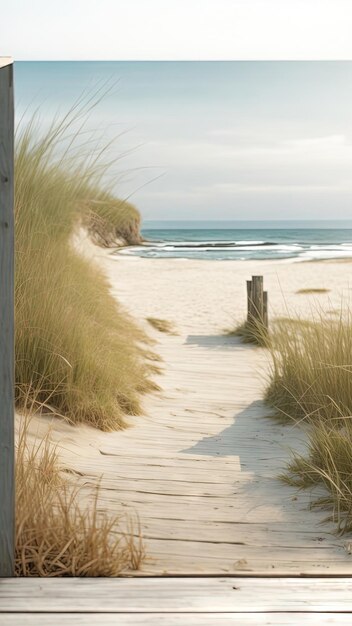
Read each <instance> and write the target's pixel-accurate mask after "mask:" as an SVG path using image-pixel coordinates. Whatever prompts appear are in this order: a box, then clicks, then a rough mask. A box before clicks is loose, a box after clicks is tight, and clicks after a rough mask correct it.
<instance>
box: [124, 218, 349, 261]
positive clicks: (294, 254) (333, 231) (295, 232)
mask: <svg viewBox="0 0 352 626" xmlns="http://www.w3.org/2000/svg"><path fill="white" fill-rule="evenodd" d="M346 224H348V223H345V224H344V225H342V224H341V225H339V227H336V226H335V227H327V225H326V224H324V227H321V225H319V226H316V227H312V226H310V227H309V228H307V227H306V228H304V227H297V228H292V227H287V226H286V227H275V225H274V226H273V225H271V226H270V227H267V225H266V224H264V225H263V224H260V226H259V227H258V226H257V227H256V226H255V225H253V226H252V227H250V228H248V227H247V228H243V227H238V226H237V227H233V226H228V225H227V226H226V225H225V224H221V223H216V224H215V226H213V227H210V224H209V223H199V224H194V223H193V224H192V226H188V225H187V223H185V222H180V223H179V224H177V223H173V224H172V225H170V224H168V223H163V222H160V223H155V224H146V225H145V227H144V228H142V235H143V237H144V239H145V241H144V243H143V245H142V246H131V247H129V248H126V249H124V250H123V251H122V254H128V255H135V256H140V257H147V258H185V259H208V260H218V261H220V260H232V259H236V260H241V261H246V260H250V259H256V260H267V259H275V260H279V259H295V260H297V261H307V260H314V259H317V260H318V259H334V258H352V225H351V223H349V227H346Z"/></svg>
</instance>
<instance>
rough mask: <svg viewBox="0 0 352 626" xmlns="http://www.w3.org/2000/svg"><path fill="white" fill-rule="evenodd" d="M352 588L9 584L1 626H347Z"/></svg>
mask: <svg viewBox="0 0 352 626" xmlns="http://www.w3.org/2000/svg"><path fill="white" fill-rule="evenodd" d="M351 621H352V581H351V580H350V579H346V578H340V579H338V578H337V579H332V578H329V579H312V578H310V579H297V578H287V579H280V578H236V577H227V578H149V579H145V578H144V579H136V578H125V579H124V578H120V579H79V578H74V579H50V578H47V579H12V580H11V579H3V580H1V581H0V625H1V626H44V625H45V626H47V625H48V624H50V625H52V626H59V625H60V626H61V625H62V626H68V625H70V626H108V625H109V626H110V625H112V624H115V625H116V626H132V625H134V626H142V624H143V626H159V625H164V626H225V625H226V626H230V624H231V625H232V626H264V625H266V626H270V625H272V626H301V625H306V624H309V625H310V626H312V625H313V624H314V625H315V626H326V625H327V624H334V625H335V626H337V625H339V626H343V625H344V626H347V625H350V624H351Z"/></svg>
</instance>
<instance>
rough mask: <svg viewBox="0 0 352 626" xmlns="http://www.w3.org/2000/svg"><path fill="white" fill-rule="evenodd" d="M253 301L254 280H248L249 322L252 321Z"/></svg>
mask: <svg viewBox="0 0 352 626" xmlns="http://www.w3.org/2000/svg"><path fill="white" fill-rule="evenodd" d="M252 313H253V303H252V281H251V280H247V322H251V321H252V316H253V315H252Z"/></svg>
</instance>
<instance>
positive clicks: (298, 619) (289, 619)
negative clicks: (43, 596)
mask: <svg viewBox="0 0 352 626" xmlns="http://www.w3.org/2000/svg"><path fill="white" fill-rule="evenodd" d="M1 618H2V620H3V621H2V623H3V624H4V626H5V625H6V626H48V624H51V625H52V626H59V625H60V626H61V625H62V626H66V625H67V626H112V625H114V626H230V624H231V626H298V625H301V624H304V625H305V626H350V625H351V621H352V616H351V614H350V613H345V614H343V613H339V614H337V613H335V614H334V613H182V614H181V615H177V614H175V613H174V614H171V613H167V614H165V613H150V614H146V613H143V614H138V613H134V614H131V613H129V614H128V613H107V614H102V613H61V614H60V615H57V616H56V617H55V615H54V614H53V613H41V614H38V613H17V614H13V613H4V614H2V615H1V616H0V619H1Z"/></svg>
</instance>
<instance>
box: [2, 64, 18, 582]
mask: <svg viewBox="0 0 352 626" xmlns="http://www.w3.org/2000/svg"><path fill="white" fill-rule="evenodd" d="M7 61H8V60H7ZM13 143H14V107H13V66H12V64H11V63H9V62H6V63H4V65H3V67H1V69H0V503H1V506H0V576H11V575H12V574H13V569H14V508H15V506H14V406H13V402H14V397H13V394H14V391H13V390H14V221H13V185H14V166H13V149H14V148H13Z"/></svg>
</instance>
